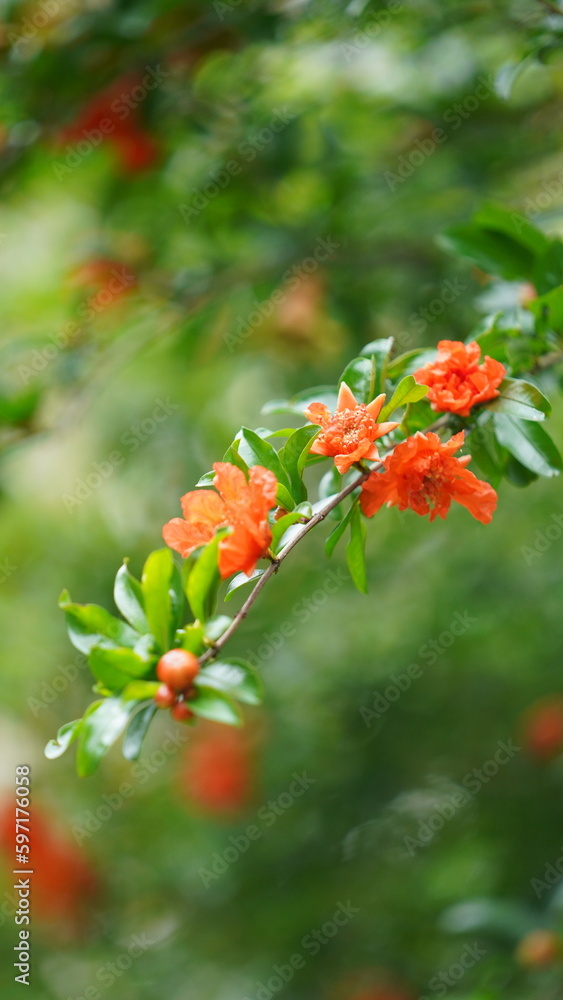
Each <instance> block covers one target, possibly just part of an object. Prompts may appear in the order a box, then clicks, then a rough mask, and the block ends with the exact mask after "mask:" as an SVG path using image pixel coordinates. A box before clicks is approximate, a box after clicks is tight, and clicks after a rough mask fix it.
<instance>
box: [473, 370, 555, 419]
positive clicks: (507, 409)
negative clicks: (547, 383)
mask: <svg viewBox="0 0 563 1000" xmlns="http://www.w3.org/2000/svg"><path fill="white" fill-rule="evenodd" d="M498 388H499V393H500V395H498V396H497V397H496V398H495V399H492V400H491V401H490V403H485V408H486V409H487V410H492V411H493V413H508V414H511V415H512V416H514V417H520V418H521V419H522V420H545V417H546V414H549V413H551V403H550V402H549V400H548V399H546V397H545V396H544V394H543V393H542V392H540V390H539V389H537V388H536V386H535V385H532V383H531V382H525V381H524V380H523V379H519V378H505V379H503V381H502V382H501V384H500V385H499V387H498Z"/></svg>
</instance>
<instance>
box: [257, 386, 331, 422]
mask: <svg viewBox="0 0 563 1000" xmlns="http://www.w3.org/2000/svg"><path fill="white" fill-rule="evenodd" d="M337 398H338V393H337V391H336V389H335V388H334V386H332V385H318V386H315V387H314V388H313V389H304V390H303V391H302V392H298V393H297V394H296V395H295V396H292V398H291V399H276V400H273V401H272V402H271V403H266V405H265V406H263V407H262V413H297V414H299V416H303V415H304V413H305V410H306V409H307V407H308V406H310V405H311V403H324V405H325V406H328V408H329V410H330V411H331V412H334V410H335V409H336V402H337Z"/></svg>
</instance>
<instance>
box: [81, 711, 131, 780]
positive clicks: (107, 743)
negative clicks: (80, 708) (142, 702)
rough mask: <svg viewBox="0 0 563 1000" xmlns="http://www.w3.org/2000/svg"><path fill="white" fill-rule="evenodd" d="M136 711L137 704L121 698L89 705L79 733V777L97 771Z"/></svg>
mask: <svg viewBox="0 0 563 1000" xmlns="http://www.w3.org/2000/svg"><path fill="white" fill-rule="evenodd" d="M137 709H138V703H137V702H135V701H125V700H123V699H122V698H105V699H104V700H103V701H98V702H94V704H93V705H90V708H89V709H88V711H87V712H86V714H85V715H84V718H83V720H82V726H81V727H80V731H79V733H78V747H77V753H76V766H77V769H78V773H79V775H80V777H82V778H84V777H87V776H88V775H90V774H93V773H94V771H96V769H97V768H98V765H99V763H100V761H101V759H102V757H103V756H104V754H105V753H107V751H108V750H109V748H110V747H111V746H112V745H113V744H114V743H115V741H116V740H117V739H118V738H119V737H120V736H121V734H122V733H123V731H124V730H125V727H126V726H127V724H128V722H129V720H130V718H131V716H132V715H133V714H134V713H135V712H136V711H137Z"/></svg>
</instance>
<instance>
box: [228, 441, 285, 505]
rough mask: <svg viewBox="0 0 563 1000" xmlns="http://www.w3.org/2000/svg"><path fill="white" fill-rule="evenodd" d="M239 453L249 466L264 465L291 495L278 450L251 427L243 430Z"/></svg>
mask: <svg viewBox="0 0 563 1000" xmlns="http://www.w3.org/2000/svg"><path fill="white" fill-rule="evenodd" d="M239 452H240V454H241V455H242V457H243V458H244V460H245V462H246V463H247V464H248V465H249V466H253V465H262V466H263V467H264V468H265V469H269V470H270V472H273V473H274V476H275V477H276V479H277V481H278V483H281V484H282V485H283V486H285V487H286V488H287V489H288V490H289V492H290V493H291V485H290V482H289V478H288V476H287V474H286V472H285V469H284V468H283V466H282V464H281V461H280V458H279V455H278V453H277V451H276V449H275V448H274V447H273V446H272V445H271V444H270V443H269V442H268V441H264V439H263V438H261V437H260V436H259V435H258V434H257V433H256V431H253V430H251V429H250V428H249V427H243V428H242V438H241V440H240V442H239Z"/></svg>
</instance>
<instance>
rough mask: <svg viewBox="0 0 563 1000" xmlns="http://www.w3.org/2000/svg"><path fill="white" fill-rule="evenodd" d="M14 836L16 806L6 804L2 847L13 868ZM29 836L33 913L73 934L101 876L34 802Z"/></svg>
mask: <svg viewBox="0 0 563 1000" xmlns="http://www.w3.org/2000/svg"><path fill="white" fill-rule="evenodd" d="M15 838H16V823H15V811H14V806H13V805H12V804H10V805H5V806H4V807H3V808H2V811H1V812H0V848H1V849H2V851H3V853H4V854H5V856H6V862H7V866H8V868H9V870H10V871H11V870H12V868H13V867H14V857H15V851H16V839H15ZM29 838H30V844H29V846H30V854H29V856H30V859H31V863H30V868H32V869H33V875H32V876H31V878H32V896H33V904H32V906H33V915H34V917H37V919H38V920H40V921H42V922H43V923H49V924H55V925H56V924H58V925H62V928H63V929H64V930H65V931H67V932H73V933H74V932H75V931H76V930H77V929H79V928H80V925H82V924H84V922H85V920H86V917H87V915H88V909H89V907H90V906H91V905H92V902H93V901H94V899H95V898H96V896H97V895H98V893H99V889H100V882H99V879H98V876H97V874H96V872H95V870H94V868H93V867H92V864H91V862H90V861H89V859H88V858H87V856H86V855H85V853H84V852H83V851H82V850H81V849H80V848H79V847H78V846H77V845H76V844H74V843H72V842H71V841H70V840H69V838H68V836H67V835H66V834H65V833H64V832H63V831H62V830H61V829H60V827H59V826H58V824H57V823H56V822H55V821H54V820H53V819H52V818H51V817H50V815H49V814H48V813H47V812H46V811H45V810H44V809H41V808H39V806H37V805H35V804H34V805H33V808H32V815H31V821H30V832H29Z"/></svg>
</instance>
